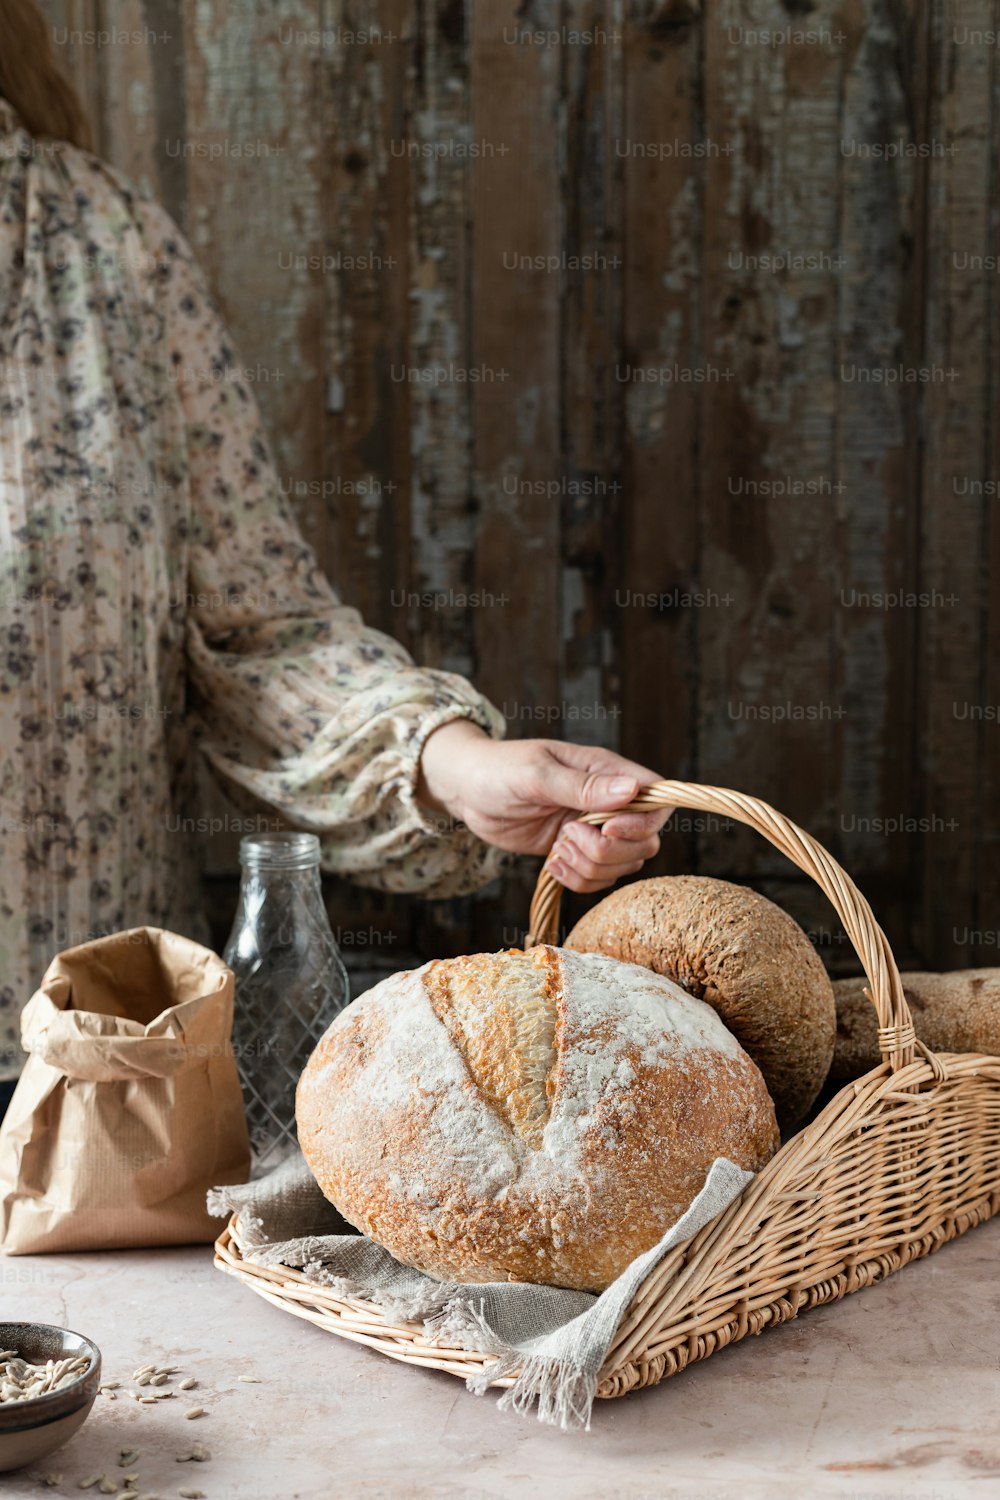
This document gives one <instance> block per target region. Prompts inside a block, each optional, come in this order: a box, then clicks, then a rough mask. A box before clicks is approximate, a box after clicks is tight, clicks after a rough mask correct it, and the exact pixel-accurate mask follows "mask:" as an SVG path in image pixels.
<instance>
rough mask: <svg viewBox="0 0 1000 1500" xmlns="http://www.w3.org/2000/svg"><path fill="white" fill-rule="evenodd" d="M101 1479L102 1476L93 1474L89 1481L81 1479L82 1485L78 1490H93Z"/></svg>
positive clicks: (78, 1486)
mask: <svg viewBox="0 0 1000 1500" xmlns="http://www.w3.org/2000/svg"><path fill="white" fill-rule="evenodd" d="M100 1477H101V1476H100V1474H91V1475H89V1477H88V1478H87V1479H81V1480H80V1483H79V1484H78V1485H77V1489H78V1490H92V1489H93V1488H94V1485H95V1484H96V1483H97V1481H98V1480H99V1479H100Z"/></svg>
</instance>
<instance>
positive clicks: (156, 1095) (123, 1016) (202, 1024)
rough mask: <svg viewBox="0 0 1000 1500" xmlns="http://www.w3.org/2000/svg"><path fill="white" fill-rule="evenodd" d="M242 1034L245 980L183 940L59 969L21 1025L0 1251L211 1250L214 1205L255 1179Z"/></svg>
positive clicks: (123, 936)
mask: <svg viewBox="0 0 1000 1500" xmlns="http://www.w3.org/2000/svg"><path fill="white" fill-rule="evenodd" d="M232 1024H233V976H232V972H231V971H230V970H229V969H228V968H227V967H226V965H225V964H224V963H223V962H222V960H221V959H220V958H217V957H216V955H215V954H214V953H211V952H209V950H208V949H207V948H202V947H200V946H199V945H198V944H197V943H192V942H190V941H189V940H188V939H187V938H183V937H179V936H178V935H177V934H176V933H173V932H164V931H161V930H160V929H159V928H156V927H136V928H133V929H132V930H130V931H128V932H118V933H114V934H113V935H112V936H110V937H105V938H98V939H97V940H96V941H94V942H91V943H83V944H81V946H80V947H78V948H68V949H67V950H66V951H65V952H64V953H60V954H58V955H57V956H56V957H55V958H54V959H53V960H52V963H51V964H50V965H49V967H48V970H47V971H46V974H45V977H44V979H43V980H42V983H41V987H40V988H39V989H38V990H36V991H35V993H34V995H32V997H31V999H30V1000H29V1001H28V1004H27V1005H26V1006H25V1009H24V1012H23V1015H22V1018H21V1037H22V1041H23V1044H24V1048H25V1050H26V1051H27V1052H28V1053H29V1054H30V1055H29V1057H28V1060H27V1062H26V1064H25V1067H24V1072H23V1073H22V1075H21V1078H20V1080H19V1082H18V1085H17V1088H16V1089H15V1090H14V1097H13V1099H12V1100H11V1103H10V1106H9V1108H8V1111H7V1115H6V1117H5V1119H4V1121H3V1124H2V1125H0V1249H2V1250H3V1251H4V1252H5V1253H6V1254H9V1255H25V1254H29V1253H33V1252H35V1251H39V1250H106V1249H111V1248H118V1247H128V1246H136V1245H179V1244H190V1243H191V1242H192V1241H206V1240H212V1239H214V1238H215V1236H216V1235H217V1233H218V1229H219V1226H218V1223H217V1222H215V1221H214V1220H213V1219H211V1218H210V1217H209V1215H208V1214H207V1212H206V1210H205V1194H206V1192H207V1191H208V1189H209V1188H210V1187H215V1186H216V1185H218V1184H221V1183H234V1182H245V1181H246V1178H247V1176H248V1174H249V1165H250V1151H249V1142H248V1139H247V1128H246V1119H245V1116H244V1112H243V1098H242V1094H241V1091H240V1083H239V1078H238V1076H237V1072H236V1060H235V1058H234V1056H233V1050H232V1046H231V1043H230V1035H231V1032H232Z"/></svg>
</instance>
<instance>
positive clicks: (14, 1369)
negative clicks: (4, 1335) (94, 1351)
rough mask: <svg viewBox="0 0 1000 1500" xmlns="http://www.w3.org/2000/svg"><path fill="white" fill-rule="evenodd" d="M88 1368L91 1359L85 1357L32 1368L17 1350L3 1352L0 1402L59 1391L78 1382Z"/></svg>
mask: <svg viewBox="0 0 1000 1500" xmlns="http://www.w3.org/2000/svg"><path fill="white" fill-rule="evenodd" d="M89 1366H90V1357H89V1355H86V1354H79V1355H72V1356H67V1357H66V1358H65V1359H56V1360H54V1359H47V1360H46V1361H45V1363H44V1365H34V1364H31V1363H30V1362H29V1361H28V1360H26V1359H22V1358H21V1356H20V1355H19V1354H18V1353H17V1352H16V1351H12V1350H8V1349H5V1350H4V1351H3V1355H2V1357H0V1402H6V1401H31V1400H33V1399H34V1398H35V1397H36V1396H47V1395H48V1394H49V1393H50V1392H51V1391H61V1390H63V1389H64V1388H65V1387H66V1386H68V1385H72V1383H73V1382H74V1381H75V1380H78V1379H79V1378H80V1376H81V1375H82V1374H83V1372H84V1371H85V1370H86V1369H88V1368H89Z"/></svg>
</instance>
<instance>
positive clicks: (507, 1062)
mask: <svg viewBox="0 0 1000 1500" xmlns="http://www.w3.org/2000/svg"><path fill="white" fill-rule="evenodd" d="M424 986H425V988H426V990H427V995H428V998H429V1000H430V1002H431V1005H432V1007H433V1009H434V1014H435V1015H436V1016H437V1018H438V1020H439V1021H440V1022H441V1023H442V1025H443V1026H445V1027H446V1029H447V1031H448V1035H449V1036H450V1037H451V1040H452V1042H453V1043H454V1045H455V1047H456V1049H457V1051H458V1052H459V1053H460V1054H461V1056H462V1058H463V1059H464V1061H465V1065H466V1067H467V1068H468V1069H469V1072H470V1073H471V1075H472V1077H473V1079H474V1080H475V1082H476V1084H477V1086H478V1087H479V1089H480V1090H481V1091H482V1093H483V1094H484V1095H485V1096H486V1098H487V1099H488V1100H489V1101H490V1103H491V1104H492V1105H493V1107H494V1109H496V1110H498V1111H499V1112H500V1114H501V1115H502V1116H503V1118H504V1119H505V1120H506V1122H507V1124H508V1125H509V1126H510V1128H511V1130H512V1131H513V1132H514V1134H515V1135H517V1136H519V1137H520V1138H521V1139H522V1140H523V1141H525V1142H526V1143H527V1145H529V1146H530V1147H531V1148H532V1149H533V1150H535V1151H538V1150H540V1148H541V1145H542V1138H543V1133H544V1130H545V1126H546V1125H547V1124H548V1122H549V1116H550V1114H551V1109H552V1096H553V1094H554V1092H555V1081H554V1073H555V1066H556V1056H557V1054H556V1040H555V1036H556V1025H557V1022H558V1018H559V999H560V996H561V988H562V986H561V981H560V975H559V964H558V962H557V960H556V957H555V950H554V949H551V948H533V949H532V950H531V951H530V952H528V953H523V952H521V950H520V949H517V948H512V949H511V950H510V951H509V952H507V953H485V954H476V955H475V956H474V957H473V958H454V959H446V960H441V961H439V962H437V963H432V964H430V966H429V967H428V969H427V973H426V975H425V977H424Z"/></svg>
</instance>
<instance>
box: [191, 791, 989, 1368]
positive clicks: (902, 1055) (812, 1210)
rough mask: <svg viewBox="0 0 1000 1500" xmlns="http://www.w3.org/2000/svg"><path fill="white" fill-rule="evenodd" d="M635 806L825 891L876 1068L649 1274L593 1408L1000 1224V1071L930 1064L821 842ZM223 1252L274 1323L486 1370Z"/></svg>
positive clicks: (542, 915) (219, 1248)
mask: <svg viewBox="0 0 1000 1500" xmlns="http://www.w3.org/2000/svg"><path fill="white" fill-rule="evenodd" d="M633 807H634V808H635V809H636V810H647V809H651V808H664V807H685V808H692V809H698V810H701V811H704V812H713V813H718V814H721V815H723V816H725V817H727V818H732V819H735V820H736V821H738V822H741V823H746V824H748V825H749V826H750V827H751V828H755V829H756V830H757V831H758V833H761V834H763V836H764V837H765V838H766V839H768V840H769V841H770V842H771V843H772V844H774V846H775V847H776V848H777V849H780V850H781V852H782V853H783V854H786V855H787V856H788V858H789V859H791V860H792V861H793V862H794V863H795V864H796V865H798V866H799V868H800V869H802V870H804V871H806V873H807V874H809V875H811V876H812V877H813V878H814V879H815V880H816V882H817V883H818V885H819V886H820V887H821V889H822V890H823V891H824V892H825V893H826V895H827V896H828V897H829V899H830V901H831V902H832V903H833V905H834V907H835V908H836V910H837V913H838V915H839V917H840V919H841V921H842V923H843V925H844V928H845V930H846V931H847V933H848V934H849V935H850V938H851V941H852V942H853V944H854V947H855V948H856V950H857V953H858V956H859V958H860V960H861V963H862V965H863V967H864V970H865V973H866V974H867V976H868V981H869V994H870V996H871V998H872V1003H873V1004H874V1006H875V1010H876V1012H877V1013H878V1022H879V1045H880V1049H881V1052H882V1062H881V1063H880V1065H879V1066H878V1067H877V1068H875V1069H873V1070H872V1071H871V1072H870V1073H866V1074H865V1075H864V1076H863V1077H862V1078H859V1079H857V1080H855V1081H854V1082H853V1083H849V1084H847V1085H846V1086H845V1087H844V1088H843V1089H841V1090H840V1092H839V1093H838V1094H837V1095H836V1097H835V1098H834V1099H832V1100H831V1101H830V1103H829V1104H827V1106H826V1108H825V1109H823V1111H822V1112H821V1113H820V1114H819V1115H818V1116H817V1117H816V1119H814V1120H813V1121H812V1122H811V1123H810V1124H809V1125H808V1126H806V1128H805V1129H803V1130H801V1131H800V1132H799V1133H798V1134H797V1135H796V1136H794V1137H793V1138H792V1139H791V1140H790V1141H788V1142H787V1144H786V1145H784V1146H783V1147H782V1149H781V1150H780V1151H779V1152H778V1154H777V1155H776V1156H775V1157H774V1158H773V1159H772V1161H771V1162H770V1163H769V1164H768V1166H767V1167H766V1168H765V1169H764V1171H763V1172H761V1173H760V1174H759V1176H757V1177H756V1178H755V1179H754V1180H753V1182H751V1183H750V1184H749V1186H748V1187H747V1188H746V1190H745V1191H744V1192H743V1194H742V1195H741V1196H740V1197H739V1198H738V1199H737V1200H736V1201H735V1202H734V1203H732V1204H731V1205H730V1207H729V1208H728V1209H726V1210H725V1212H724V1213H722V1214H720V1215H719V1217H718V1218H717V1219H715V1220H714V1221H713V1222H712V1223H711V1224H708V1225H706V1226H705V1227H704V1228H703V1229H702V1230H700V1231H699V1233H698V1234H696V1235H694V1236H693V1238H691V1239H690V1240H688V1241H687V1242H686V1243H685V1244H683V1245H679V1246H677V1247H676V1248H675V1249H674V1250H672V1251H670V1252H669V1253H668V1254H667V1256H666V1257H665V1258H664V1260H662V1261H661V1262H660V1264H659V1265H658V1266H657V1267H656V1268H655V1270H654V1271H652V1272H651V1274H650V1275H649V1276H648V1278H647V1279H646V1281H645V1283H644V1284H643V1286H642V1288H641V1289H640V1291H639V1292H638V1294H637V1295H636V1297H635V1299H634V1301H633V1302H632V1304H631V1306H630V1307H629V1309H628V1311H627V1313H626V1314H625V1316H624V1317H623V1319H622V1321H621V1323H620V1325H619V1327H618V1331H617V1333H616V1335H615V1338H614V1340H613V1342H612V1345H611V1348H610V1350H609V1352H608V1357H607V1360H606V1362H605V1366H604V1369H603V1371H602V1372H601V1380H600V1383H599V1386H598V1392H597V1394H598V1395H599V1396H605V1397H610V1396H621V1395H624V1394H625V1392H626V1391H630V1390H633V1389H635V1388H636V1387H638V1386H644V1385H653V1384H655V1383H656V1382H657V1381H659V1380H662V1379H664V1377H665V1376H667V1375H674V1374H676V1373H677V1371H679V1370H683V1369H684V1367H685V1366H686V1365H688V1364H690V1363H691V1362H692V1361H694V1360H699V1359H704V1358H706V1356H708V1355H709V1354H713V1353H714V1352H715V1351H716V1350H717V1349H722V1348H724V1347H725V1345H726V1344H731V1343H735V1342H736V1340H737V1339H742V1338H744V1337H745V1336H746V1335H747V1334H748V1333H760V1332H761V1331H762V1330H763V1329H764V1328H767V1327H770V1326H774V1325H775V1324H778V1323H783V1322H785V1321H786V1319H788V1318H794V1317H796V1316H797V1315H798V1314H799V1313H800V1312H803V1311H805V1310H807V1309H808V1308H811V1307H817V1306H819V1305H820V1304H822V1303H824V1302H833V1301H835V1300H836V1299H837V1298H838V1297H843V1296H844V1295H845V1294H846V1293H847V1292H856V1291H860V1289H861V1288H862V1287H865V1286H869V1285H870V1284H871V1283H873V1282H876V1281H881V1280H882V1279H883V1277H885V1276H889V1275H891V1274H892V1272H893V1271H897V1270H899V1268H900V1267H901V1266H905V1265H906V1264H907V1262H909V1261H911V1260H916V1259H918V1257H920V1256H922V1255H929V1254H930V1253H931V1251H933V1250H937V1249H938V1248H939V1247H940V1246H941V1245H944V1244H946V1243H947V1242H948V1241H949V1240H951V1239H954V1238H955V1236H956V1235H959V1234H963V1233H964V1232H965V1230H966V1229H970V1228H971V1227H972V1226H973V1225H974V1224H979V1223H981V1222H982V1221H983V1220H984V1219H987V1218H989V1217H990V1215H991V1214H994V1213H996V1211H997V1209H998V1208H1000V1058H996V1057H987V1056H983V1055H980V1054H978V1053H963V1054H943V1055H942V1054H939V1055H936V1056H935V1055H933V1054H931V1053H930V1052H929V1051H928V1050H927V1049H926V1048H925V1047H924V1046H922V1045H921V1043H920V1042H918V1041H917V1040H916V1038H915V1036H914V1030H913V1022H912V1020H911V1017H910V1012H909V1009H908V1007H907V1004H906V999H905V997H904V994H903V989H902V985H901V983H900V978H899V973H898V971H897V969H896V964H895V961H894V960H893V957H892V953H891V952H890V949H889V945H888V943H887V941H886V938H885V935H884V933H883V932H882V931H881V929H880V928H879V927H878V925H877V924H876V922H875V919H874V917H873V916H872V913H871V909H870V908H869V906H868V903H867V902H866V901H865V899H864V897H863V896H862V895H861V894H860V892H859V891H858V890H857V889H856V888H855V886H854V884H853V883H852V881H851V880H850V879H849V878H848V877H847V875H845V874H844V872H843V870H841V869H840V867H839V866H838V865H837V864H836V862H835V861H834V860H832V859H831V858H830V856H829V855H828V854H827V853H826V852H825V851H824V850H823V849H822V848H821V847H820V845H819V844H817V843H816V841H815V839H812V838H810V836H809V835H808V834H807V833H805V832H803V830H802V829H801V828H798V827H797V826H796V825H795V824H794V823H791V822H790V821H789V820H788V819H787V818H784V817H782V816H781V814H780V813H777V812H775V811H774V810H773V809H772V808H770V807H768V806H767V804H766V803H764V802H759V801H757V799H756V798H754V797H746V796H743V795H742V794H741V793H739V792H730V791H726V790H724V789H722V788H719V787H704V786H694V785H690V784H688V783H685V782H679V781H662V782H657V783H656V784H655V785H654V786H652V787H649V788H647V789H646V790H645V791H644V792H643V793H642V794H641V795H640V797H639V798H638V799H637V801H636V802H635V803H634V804H633ZM604 816H605V815H601V814H589V815H587V817H586V821H587V822H589V823H601V822H603V821H604ZM607 816H610V814H609V815H607ZM560 893H561V891H560V887H559V885H558V884H557V883H556V881H555V880H554V879H553V878H552V877H551V876H549V875H547V874H546V873H545V872H544V871H543V873H542V876H541V878H540V880H539V883H538V888H537V890H536V892H535V898H534V900H533V902H532V907H531V933H530V935H529V937H528V940H527V944H526V946H531V945H532V944H533V943H536V942H554V941H555V940H556V933H557V924H558V917H559V899H560ZM215 1251H216V1257H215V1259H216V1265H218V1266H219V1267H220V1268H221V1269H223V1270H225V1271H228V1272H230V1273H232V1274H233V1275H236V1276H238V1277H239V1278H240V1279H241V1280H242V1281H244V1282H246V1284H247V1285H248V1286H250V1287H252V1288H253V1290H254V1291H256V1292H258V1293H259V1294H260V1295H261V1296H262V1297H266V1298H267V1299H268V1301H270V1302H273V1303H274V1304H275V1305H276V1306H278V1307H283V1308H285V1309H286V1310H287V1311H289V1312H292V1313H295V1314H296V1315H297V1316H298V1317H302V1318H307V1319H308V1320H309V1321H310V1322H313V1323H317V1324H319V1325H320V1327H323V1328H327V1329H329V1330H330V1331H331V1332H332V1333H338V1334H340V1335H341V1336H342V1337H343V1338H348V1339H353V1340H355V1341H356V1342H358V1343H362V1344H367V1345H369V1346H370V1347H371V1348H373V1349H378V1350H380V1351H381V1352H382V1353H383V1354H388V1355H390V1356H391V1357H392V1358H393V1359H401V1360H406V1361H407V1362H408V1363H410V1364H417V1365H424V1366H427V1367H429V1368H432V1369H437V1370H447V1371H449V1372H450V1373H452V1374H454V1375H461V1376H468V1375H469V1374H471V1373H472V1372H473V1371H474V1370H478V1369H479V1368H481V1367H482V1366H483V1365H484V1364H485V1363H487V1362H488V1358H489V1357H488V1356H487V1355H484V1354H478V1353H473V1352H469V1351H468V1350H465V1349H447V1348H440V1347H437V1346H434V1345H432V1344H429V1343H428V1342H427V1341H426V1339H425V1338H424V1334H423V1328H422V1325H421V1324H419V1323H399V1324H395V1323H387V1322H386V1320H385V1318H384V1317H383V1316H382V1314H381V1313H380V1311H379V1309H378V1308H377V1307H376V1306H374V1304H372V1303H370V1302H367V1301H363V1300H359V1299H349V1298H341V1297H334V1296H332V1295H331V1294H330V1293H329V1292H328V1291H325V1290H324V1289H323V1288H321V1287H318V1286H315V1285H312V1284H310V1283H309V1282H308V1281H306V1279H305V1277H304V1276H302V1275H301V1274H300V1273H299V1272H297V1271H293V1270H286V1269H280V1268H279V1269H274V1268H270V1269H264V1268H261V1267H259V1266H256V1265H254V1264H252V1263H251V1262H248V1261H246V1260H244V1259H243V1258H242V1256H241V1253H240V1238H239V1226H238V1223H237V1222H236V1221H235V1220H233V1221H231V1222H230V1224H229V1226H228V1227H227V1229H226V1230H225V1231H224V1232H223V1234H222V1235H221V1236H220V1238H219V1240H218V1241H217V1243H216V1247H215ZM509 1383H510V1380H509V1379H508V1380H506V1381H498V1382H497V1384H498V1385H500V1384H509Z"/></svg>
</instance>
